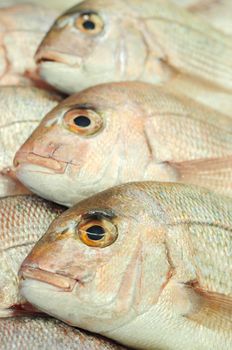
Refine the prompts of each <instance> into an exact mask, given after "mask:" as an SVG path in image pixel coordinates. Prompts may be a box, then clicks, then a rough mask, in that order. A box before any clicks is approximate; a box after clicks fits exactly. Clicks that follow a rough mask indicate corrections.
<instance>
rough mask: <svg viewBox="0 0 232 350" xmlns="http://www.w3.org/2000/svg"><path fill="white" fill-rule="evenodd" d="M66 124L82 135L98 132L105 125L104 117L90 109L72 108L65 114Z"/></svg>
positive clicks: (72, 130)
mask: <svg viewBox="0 0 232 350" xmlns="http://www.w3.org/2000/svg"><path fill="white" fill-rule="evenodd" d="M64 125H65V127H66V128H67V129H69V130H70V131H71V132H74V133H76V134H79V135H82V136H90V135H93V134H96V133H97V132H98V131H100V130H101V129H102V127H103V120H102V117H101V116H100V115H99V114H98V113H96V112H95V111H93V110H90V109H78V108H77V109H70V110H69V111H67V112H66V113H65V115H64Z"/></svg>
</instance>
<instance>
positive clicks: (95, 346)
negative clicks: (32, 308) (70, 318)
mask: <svg viewBox="0 0 232 350" xmlns="http://www.w3.org/2000/svg"><path fill="white" fill-rule="evenodd" d="M0 343H1V347H2V349H5V350H12V349H13V348H14V349H20V350H41V349H43V350H49V349H56V350H67V349H68V350H77V349H78V350H126V348H125V347H122V346H120V345H118V344H115V343H113V342H111V341H109V340H107V339H105V338H103V337H99V336H98V337H97V336H95V335H91V334H90V333H86V332H84V331H81V330H78V329H76V328H73V327H69V326H67V325H65V324H64V323H61V322H59V321H58V320H55V319H52V318H42V317H40V318H39V317H37V318H32V317H24V318H15V319H12V318H11V319H4V320H3V319H0Z"/></svg>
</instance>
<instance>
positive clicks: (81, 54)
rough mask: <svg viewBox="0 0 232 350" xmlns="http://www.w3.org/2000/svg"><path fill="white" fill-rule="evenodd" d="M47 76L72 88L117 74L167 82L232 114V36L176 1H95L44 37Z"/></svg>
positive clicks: (41, 54)
mask: <svg viewBox="0 0 232 350" xmlns="http://www.w3.org/2000/svg"><path fill="white" fill-rule="evenodd" d="M35 57H36V61H37V63H38V65H39V72H40V75H41V77H42V78H43V79H44V80H45V81H47V82H48V83H49V84H51V85H52V86H54V87H55V88H57V89H59V90H61V91H64V92H66V93H68V94H71V93H74V92H77V91H79V90H82V89H84V88H86V87H89V86H93V85H96V84H99V83H104V82H112V81H134V80H140V81H145V82H150V83H154V84H163V85H165V86H167V87H168V88H169V90H170V91H175V92H176V93H178V94H180V95H186V96H188V97H190V98H191V99H194V100H196V101H198V102H200V103H202V104H205V105H207V106H209V107H211V108H214V109H216V110H218V111H220V112H222V113H225V114H228V115H229V116H231V111H232V94H231V92H232V62H231V57H232V45H231V37H230V36H227V35H226V34H223V33H222V32H221V31H217V30H216V29H215V28H213V27H212V26H210V25H208V24H207V22H206V21H204V20H202V19H201V18H199V17H197V16H195V15H193V14H191V13H190V12H188V11H187V10H185V9H182V8H180V7H179V6H176V5H175V4H174V3H172V2H171V1H168V0H154V1H152V2H151V1H142V2H141V1H140V0H131V1H127V2H125V1H123V0H120V1H117V2H115V1H113V0H108V1H102V0H88V1H84V2H82V3H80V4H78V5H77V6H74V7H73V8H71V9H69V10H68V11H66V12H65V13H64V14H63V15H61V16H60V17H59V18H58V19H57V20H56V21H55V23H54V25H53V26H52V28H51V30H50V31H49V32H48V34H47V35H46V36H45V38H44V40H43V41H42V43H41V45H40V47H39V49H38V51H37V54H36V56H35Z"/></svg>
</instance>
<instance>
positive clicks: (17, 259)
mask: <svg viewBox="0 0 232 350" xmlns="http://www.w3.org/2000/svg"><path fill="white" fill-rule="evenodd" d="M63 210H64V209H63V208H62V207H61V206H59V205H56V204H54V203H49V202H47V201H45V200H43V199H41V198H39V197H36V196H32V195H25V196H14V197H6V198H1V199H0V317H1V316H3V315H8V313H9V315H10V314H11V311H10V308H11V307H14V306H17V305H20V304H21V303H24V302H25V300H24V299H23V298H22V297H21V296H20V295H19V292H18V276H17V274H18V269H19V267H20V265H21V263H22V261H23V260H24V259H25V257H26V255H27V254H28V253H29V251H30V250H31V249H32V247H33V246H34V244H35V243H36V242H37V241H38V239H39V238H40V237H41V236H42V235H43V234H44V233H45V232H46V230H47V228H48V226H49V225H50V223H51V222H52V221H53V220H54V219H55V218H56V217H57V216H58V215H59V214H61V213H62V211H63ZM13 311H14V309H12V312H13ZM0 328H1V326H0ZM0 334H1V331H0ZM0 344H2V342H0ZM1 346H2V345H1Z"/></svg>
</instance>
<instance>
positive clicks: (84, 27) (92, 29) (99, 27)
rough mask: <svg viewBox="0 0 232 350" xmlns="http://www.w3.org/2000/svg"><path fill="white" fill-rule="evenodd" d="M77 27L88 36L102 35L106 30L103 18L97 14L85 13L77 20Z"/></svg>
mask: <svg viewBox="0 0 232 350" xmlns="http://www.w3.org/2000/svg"><path fill="white" fill-rule="evenodd" d="M75 26H76V28H77V29H79V30H80V31H81V32H82V33H85V34H88V35H97V34H100V33H101V32H102V31H103V29H104V23H103V20H102V18H101V17H100V16H99V15H98V14H97V13H96V12H85V13H82V14H80V15H79V16H78V17H77V18H76V20H75Z"/></svg>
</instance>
